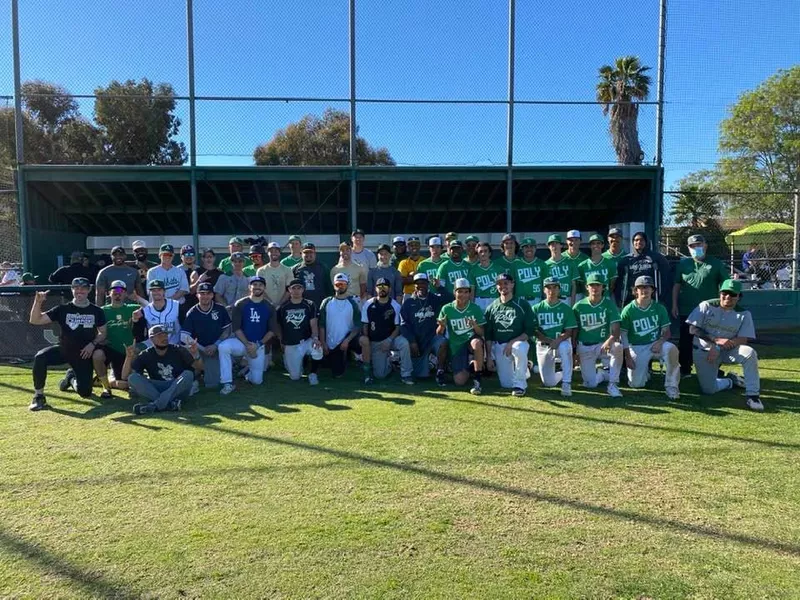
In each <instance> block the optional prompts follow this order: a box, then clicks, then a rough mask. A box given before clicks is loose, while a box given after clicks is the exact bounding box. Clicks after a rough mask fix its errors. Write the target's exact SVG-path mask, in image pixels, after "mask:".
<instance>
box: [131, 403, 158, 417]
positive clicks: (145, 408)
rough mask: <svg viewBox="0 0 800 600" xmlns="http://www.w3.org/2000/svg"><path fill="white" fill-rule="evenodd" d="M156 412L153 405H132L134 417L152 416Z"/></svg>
mask: <svg viewBox="0 0 800 600" xmlns="http://www.w3.org/2000/svg"><path fill="white" fill-rule="evenodd" d="M154 412H156V406H155V404H151V403H149V402H148V403H147V404H134V405H133V414H135V415H152V414H153V413H154Z"/></svg>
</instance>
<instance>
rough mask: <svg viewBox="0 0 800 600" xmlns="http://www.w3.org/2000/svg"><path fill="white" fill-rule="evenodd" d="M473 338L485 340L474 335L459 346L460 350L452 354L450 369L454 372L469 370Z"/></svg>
mask: <svg viewBox="0 0 800 600" xmlns="http://www.w3.org/2000/svg"><path fill="white" fill-rule="evenodd" d="M472 340H481V341H483V338H482V337H480V336H478V335H473V336H472V337H471V338H469V340H467V342H466V343H465V344H464V345H463V346H461V348H459V350H458V352H456V353H455V354H452V355H451V356H450V370H451V371H452V372H453V374H455V373H461V372H462V371H467V370H469V363H470V362H471V361H472Z"/></svg>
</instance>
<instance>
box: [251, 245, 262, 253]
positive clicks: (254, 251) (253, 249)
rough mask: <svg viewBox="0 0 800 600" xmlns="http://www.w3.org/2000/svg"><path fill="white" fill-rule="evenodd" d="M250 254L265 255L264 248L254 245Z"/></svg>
mask: <svg viewBox="0 0 800 600" xmlns="http://www.w3.org/2000/svg"><path fill="white" fill-rule="evenodd" d="M250 254H264V246H261V245H259V244H253V245H252V246H250Z"/></svg>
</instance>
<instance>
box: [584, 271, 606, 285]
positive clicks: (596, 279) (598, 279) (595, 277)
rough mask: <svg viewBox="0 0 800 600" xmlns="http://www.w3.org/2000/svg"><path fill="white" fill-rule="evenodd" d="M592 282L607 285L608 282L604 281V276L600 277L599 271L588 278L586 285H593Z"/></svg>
mask: <svg viewBox="0 0 800 600" xmlns="http://www.w3.org/2000/svg"><path fill="white" fill-rule="evenodd" d="M592 284H600V285H605V284H606V282H605V281H603V278H602V277H600V275H598V274H597V273H592V274H590V275H589V276H588V277H587V278H586V285H592Z"/></svg>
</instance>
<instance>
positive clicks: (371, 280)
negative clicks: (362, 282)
mask: <svg viewBox="0 0 800 600" xmlns="http://www.w3.org/2000/svg"><path fill="white" fill-rule="evenodd" d="M381 277H385V278H386V279H388V280H389V283H391V285H392V287H391V290H392V298H397V296H402V295H403V276H402V275H400V271H398V270H397V269H395V268H394V267H376V268H374V269H370V270H369V274H368V275H367V295H368V296H370V297H372V296H373V295H374V294H375V282H376V281H378V279H380V278H381Z"/></svg>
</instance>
